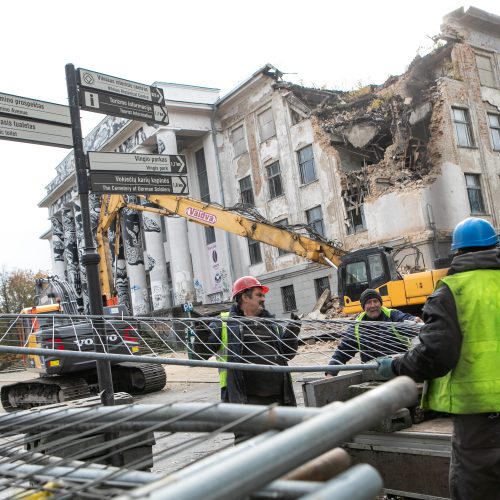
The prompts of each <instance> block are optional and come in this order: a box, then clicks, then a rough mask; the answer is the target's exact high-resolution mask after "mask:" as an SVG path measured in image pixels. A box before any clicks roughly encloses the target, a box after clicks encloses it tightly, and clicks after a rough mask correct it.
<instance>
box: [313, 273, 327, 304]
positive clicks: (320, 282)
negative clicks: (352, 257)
mask: <svg viewBox="0 0 500 500" xmlns="http://www.w3.org/2000/svg"><path fill="white" fill-rule="evenodd" d="M314 288H315V289H316V300H317V299H319V298H320V297H321V294H322V293H323V292H324V291H325V290H327V289H328V290H330V278H328V276H324V277H323V278H317V279H315V280H314Z"/></svg>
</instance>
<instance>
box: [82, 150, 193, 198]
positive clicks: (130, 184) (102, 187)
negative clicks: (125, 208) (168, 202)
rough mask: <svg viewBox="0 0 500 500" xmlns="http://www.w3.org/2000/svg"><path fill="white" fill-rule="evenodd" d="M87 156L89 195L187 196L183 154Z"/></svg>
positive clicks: (96, 153)
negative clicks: (90, 191)
mask: <svg viewBox="0 0 500 500" xmlns="http://www.w3.org/2000/svg"><path fill="white" fill-rule="evenodd" d="M88 157H89V167H90V186H91V190H92V192H93V193H114V194H122V193H133V194H179V195H187V194H189V189H188V180H187V175H186V158H185V157H184V156H183V155H148V154H135V153H100V152H92V151H91V152H89V153H88ZM182 174H184V175H182Z"/></svg>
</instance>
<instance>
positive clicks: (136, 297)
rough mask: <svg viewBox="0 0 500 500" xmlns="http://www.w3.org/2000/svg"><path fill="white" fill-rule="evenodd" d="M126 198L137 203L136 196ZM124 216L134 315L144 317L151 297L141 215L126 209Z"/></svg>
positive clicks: (125, 242) (128, 271) (124, 232)
mask: <svg viewBox="0 0 500 500" xmlns="http://www.w3.org/2000/svg"><path fill="white" fill-rule="evenodd" d="M126 198H128V199H129V201H132V202H133V203H137V198H136V197H135V196H126ZM123 215H124V217H123V244H124V247H125V260H126V262H127V275H128V279H129V285H130V298H131V301H132V313H133V314H134V315H144V314H147V313H148V312H149V297H148V283H147V280H146V269H145V267H144V253H143V251H142V237H141V230H140V220H139V214H138V213H137V211H136V210H131V209H129V208H124V209H123Z"/></svg>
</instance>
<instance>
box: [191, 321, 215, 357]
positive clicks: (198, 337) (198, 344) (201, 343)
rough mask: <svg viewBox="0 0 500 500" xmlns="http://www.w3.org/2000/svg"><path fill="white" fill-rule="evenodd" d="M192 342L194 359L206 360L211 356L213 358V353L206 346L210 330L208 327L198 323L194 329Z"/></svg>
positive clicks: (208, 346) (207, 345)
mask: <svg viewBox="0 0 500 500" xmlns="http://www.w3.org/2000/svg"><path fill="white" fill-rule="evenodd" d="M193 330H194V339H193V340H194V341H193V346H192V349H193V354H194V357H195V359H202V360H205V361H206V360H208V359H209V358H210V357H211V356H213V354H214V351H213V350H212V349H211V348H210V345H209V344H208V338H209V336H210V334H211V331H210V328H209V327H208V325H205V324H204V323H202V322H199V323H198V324H197V325H196V326H195V327H194V329H193Z"/></svg>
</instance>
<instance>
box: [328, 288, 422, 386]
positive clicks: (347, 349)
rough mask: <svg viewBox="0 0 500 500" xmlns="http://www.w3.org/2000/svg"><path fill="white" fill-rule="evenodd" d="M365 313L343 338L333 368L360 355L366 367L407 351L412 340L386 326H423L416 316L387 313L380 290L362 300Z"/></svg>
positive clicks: (363, 296)
mask: <svg viewBox="0 0 500 500" xmlns="http://www.w3.org/2000/svg"><path fill="white" fill-rule="evenodd" d="M359 301H360V303H361V307H362V308H363V312H362V313H360V314H358V316H357V317H356V320H355V321H356V324H355V325H354V328H350V329H349V331H348V332H347V333H346V334H345V335H344V336H343V337H342V341H341V342H340V344H339V345H338V347H337V349H336V350H335V352H334V353H333V356H332V359H331V360H330V363H329V364H330V365H343V364H345V363H347V361H349V360H350V359H351V358H352V357H354V356H355V354H356V353H357V352H359V353H360V356H361V361H362V362H363V363H366V362H368V361H373V360H374V359H376V358H378V357H380V356H388V355H390V354H396V353H400V352H404V351H407V350H408V349H409V347H410V345H411V337H409V336H407V335H405V333H403V332H400V331H398V329H397V328H395V327H389V325H385V323H399V322H403V321H413V322H416V323H422V320H421V319H420V318H419V317H417V316H412V315H411V314H407V313H404V312H401V311H399V310H398V309H388V308H387V307H384V306H383V305H382V296H381V295H380V293H379V292H377V290H373V289H372V288H368V289H367V290H365V291H364V292H363V293H362V294H361V297H360V299H359ZM364 321H370V322H373V321H377V322H383V323H384V325H380V327H379V326H377V325H374V324H372V323H366V324H363V323H362V322H364ZM337 373H338V372H334V371H332V372H331V373H326V374H325V375H326V376H327V377H332V376H334V375H337Z"/></svg>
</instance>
